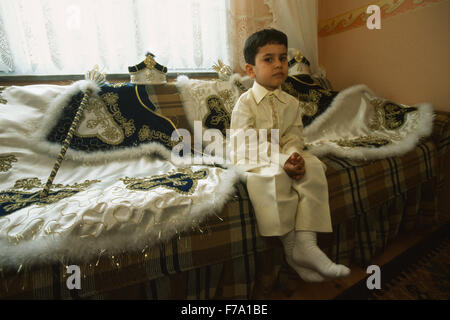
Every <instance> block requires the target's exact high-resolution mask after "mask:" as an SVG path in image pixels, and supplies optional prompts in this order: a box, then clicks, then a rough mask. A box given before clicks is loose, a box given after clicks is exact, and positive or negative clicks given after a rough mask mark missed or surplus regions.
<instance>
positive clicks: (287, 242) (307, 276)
mask: <svg viewBox="0 0 450 320" xmlns="http://www.w3.org/2000/svg"><path fill="white" fill-rule="evenodd" d="M280 239H281V242H282V243H283V247H284V253H285V255H286V262H287V263H288V264H289V265H290V266H291V267H292V268H293V269H294V270H295V271H296V272H297V273H298V275H299V276H300V278H302V279H303V280H304V281H306V282H323V281H325V280H326V279H325V278H324V277H323V276H321V275H320V274H319V273H317V272H316V271H314V270H311V269H308V268H304V267H302V266H300V265H298V264H297V263H295V262H294V260H293V258H292V255H293V250H294V246H295V231H291V232H289V233H287V234H286V235H284V236H281V237H280Z"/></svg>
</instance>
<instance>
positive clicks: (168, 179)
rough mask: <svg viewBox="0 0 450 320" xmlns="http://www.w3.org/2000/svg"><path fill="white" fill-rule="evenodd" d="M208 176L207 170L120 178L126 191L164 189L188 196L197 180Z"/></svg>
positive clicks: (193, 190) (183, 170)
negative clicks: (148, 176)
mask: <svg viewBox="0 0 450 320" xmlns="http://www.w3.org/2000/svg"><path fill="white" fill-rule="evenodd" d="M208 175H209V170H208V169H202V170H199V171H195V172H193V171H192V170H191V169H189V168H186V169H178V170H177V171H176V172H171V173H167V174H163V175H158V176H152V177H150V178H129V177H126V178H122V179H120V180H122V182H123V183H124V184H125V185H126V188H127V189H130V190H138V191H148V190H151V189H155V188H159V187H164V188H167V189H170V190H174V191H176V192H178V193H181V194H185V195H189V194H193V193H194V192H195V189H196V188H197V184H198V180H201V179H206V178H207V177H208Z"/></svg>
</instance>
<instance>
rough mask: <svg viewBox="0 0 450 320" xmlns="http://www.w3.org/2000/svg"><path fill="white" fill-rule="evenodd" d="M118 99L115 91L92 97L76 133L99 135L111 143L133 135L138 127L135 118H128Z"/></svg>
mask: <svg viewBox="0 0 450 320" xmlns="http://www.w3.org/2000/svg"><path fill="white" fill-rule="evenodd" d="M118 101H119V95H118V94H117V93H113V92H108V93H105V94H102V95H100V97H92V98H91V99H90V100H89V104H88V106H87V107H86V110H85V112H84V115H83V118H82V120H81V122H80V125H79V128H78V130H77V131H76V133H75V134H76V135H77V136H79V137H97V138H98V139H100V140H101V141H103V142H104V143H107V144H111V145H118V144H120V143H122V142H123V140H124V137H125V136H126V137H129V136H131V135H132V134H133V133H134V132H135V131H136V128H135V125H134V120H133V119H131V120H128V119H126V118H125V117H124V116H123V115H122V113H121V112H120V109H119V105H118ZM108 107H109V110H108ZM110 112H111V113H110Z"/></svg>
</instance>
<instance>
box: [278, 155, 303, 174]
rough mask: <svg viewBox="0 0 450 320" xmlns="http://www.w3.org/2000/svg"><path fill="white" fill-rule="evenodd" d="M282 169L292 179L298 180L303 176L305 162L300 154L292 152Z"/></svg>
mask: <svg viewBox="0 0 450 320" xmlns="http://www.w3.org/2000/svg"><path fill="white" fill-rule="evenodd" d="M283 169H284V171H286V173H287V175H288V176H289V177H291V178H292V179H294V180H300V179H301V178H303V176H304V175H305V160H303V158H302V156H301V155H300V154H298V153H297V152H294V153H293V154H291V156H290V157H289V159H287V160H286V163H285V164H284V166H283Z"/></svg>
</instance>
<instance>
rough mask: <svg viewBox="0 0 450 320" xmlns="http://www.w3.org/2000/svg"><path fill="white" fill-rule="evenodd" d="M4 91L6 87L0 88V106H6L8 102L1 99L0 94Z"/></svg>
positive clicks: (0, 95)
mask: <svg viewBox="0 0 450 320" xmlns="http://www.w3.org/2000/svg"><path fill="white" fill-rule="evenodd" d="M5 89H6V87H0V104H7V103H8V100H6V99H5V98H3V96H2V93H3V91H4V90H5Z"/></svg>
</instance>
